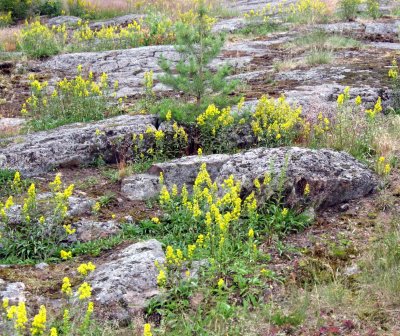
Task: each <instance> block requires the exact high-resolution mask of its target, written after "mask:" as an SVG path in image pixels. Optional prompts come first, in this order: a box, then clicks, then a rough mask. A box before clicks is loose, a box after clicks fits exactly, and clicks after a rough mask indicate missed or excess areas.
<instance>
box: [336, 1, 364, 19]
mask: <svg viewBox="0 0 400 336" xmlns="http://www.w3.org/2000/svg"><path fill="white" fill-rule="evenodd" d="M360 4H361V1H360V0H340V1H339V14H340V16H341V17H342V18H343V19H346V20H348V21H353V20H354V19H355V18H356V17H357V14H358V11H359V6H360Z"/></svg>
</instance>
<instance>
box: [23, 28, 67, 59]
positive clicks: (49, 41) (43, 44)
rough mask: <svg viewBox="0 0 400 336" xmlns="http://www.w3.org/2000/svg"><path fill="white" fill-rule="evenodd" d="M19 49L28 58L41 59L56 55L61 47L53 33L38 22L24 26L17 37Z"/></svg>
mask: <svg viewBox="0 0 400 336" xmlns="http://www.w3.org/2000/svg"><path fill="white" fill-rule="evenodd" d="M18 45H19V48H20V49H21V50H22V51H23V52H24V53H26V54H27V55H28V56H29V57H33V58H41V57H47V56H52V55H55V54H58V53H59V51H60V49H61V46H60V43H59V41H58V40H57V37H56V35H55V33H54V32H53V31H52V30H51V29H50V28H48V27H47V26H46V25H42V24H41V23H40V21H34V22H33V23H31V24H26V25H25V27H24V28H23V29H22V31H21V33H20V35H19V37H18Z"/></svg>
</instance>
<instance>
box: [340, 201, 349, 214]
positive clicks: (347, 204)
mask: <svg viewBox="0 0 400 336" xmlns="http://www.w3.org/2000/svg"><path fill="white" fill-rule="evenodd" d="M349 209H350V205H349V203H345V204H342V205H341V206H340V207H339V210H340V211H342V212H346V211H348V210H349Z"/></svg>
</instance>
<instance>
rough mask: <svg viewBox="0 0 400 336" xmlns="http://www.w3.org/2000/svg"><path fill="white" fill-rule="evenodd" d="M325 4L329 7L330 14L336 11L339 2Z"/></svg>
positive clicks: (326, 2)
mask: <svg viewBox="0 0 400 336" xmlns="http://www.w3.org/2000/svg"><path fill="white" fill-rule="evenodd" d="M323 2H325V4H326V6H327V7H328V10H329V12H330V13H334V12H335V11H336V8H337V5H338V2H339V0H323Z"/></svg>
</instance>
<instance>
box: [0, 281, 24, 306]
mask: <svg viewBox="0 0 400 336" xmlns="http://www.w3.org/2000/svg"><path fill="white" fill-rule="evenodd" d="M0 298H1V299H5V298H7V299H9V300H10V304H18V303H19V302H25V301H26V297H25V284H24V283H23V282H10V283H8V284H6V288H5V290H3V291H0Z"/></svg>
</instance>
